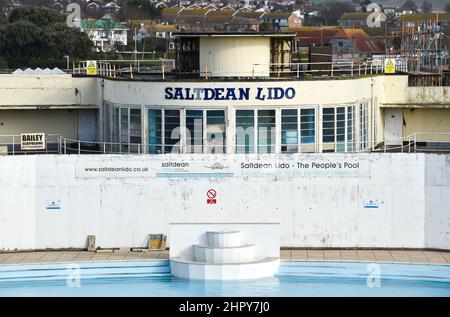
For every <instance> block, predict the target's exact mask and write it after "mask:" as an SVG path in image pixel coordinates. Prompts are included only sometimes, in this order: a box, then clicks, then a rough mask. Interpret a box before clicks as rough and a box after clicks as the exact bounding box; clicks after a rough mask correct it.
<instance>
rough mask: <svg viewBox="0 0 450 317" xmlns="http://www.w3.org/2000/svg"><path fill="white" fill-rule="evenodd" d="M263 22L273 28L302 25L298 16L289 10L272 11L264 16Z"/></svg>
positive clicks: (281, 28) (294, 27)
mask: <svg viewBox="0 0 450 317" xmlns="http://www.w3.org/2000/svg"><path fill="white" fill-rule="evenodd" d="M262 22H264V23H267V24H269V25H270V26H271V28H272V29H273V30H276V31H281V30H286V29H297V28H299V27H300V26H301V25H302V21H301V20H300V18H299V17H298V16H296V15H295V14H293V13H289V12H275V13H273V12H271V13H266V14H264V15H263V16H262Z"/></svg>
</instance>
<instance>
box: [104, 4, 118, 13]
mask: <svg viewBox="0 0 450 317" xmlns="http://www.w3.org/2000/svg"><path fill="white" fill-rule="evenodd" d="M102 9H103V11H104V12H117V11H119V10H120V6H119V5H118V4H117V3H115V2H108V3H107V4H105V5H104V6H103V8H102Z"/></svg>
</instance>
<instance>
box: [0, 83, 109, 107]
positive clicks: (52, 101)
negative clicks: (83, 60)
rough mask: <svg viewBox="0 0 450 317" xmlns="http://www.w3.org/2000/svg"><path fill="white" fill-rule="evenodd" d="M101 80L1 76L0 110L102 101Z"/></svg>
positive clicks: (76, 104) (83, 104) (90, 105)
mask: <svg viewBox="0 0 450 317" xmlns="http://www.w3.org/2000/svg"><path fill="white" fill-rule="evenodd" d="M99 86H100V80H98V79H97V78H94V77H93V78H77V77H72V76H71V75H0V96H2V98H1V99H0V109H2V108H9V109H13V108H14V109H30V108H31V109H35V108H36V107H56V106H57V107H70V106H78V107H79V106H89V107H93V108H96V106H98V105H99V104H101V102H100V98H101V96H100V88H99Z"/></svg>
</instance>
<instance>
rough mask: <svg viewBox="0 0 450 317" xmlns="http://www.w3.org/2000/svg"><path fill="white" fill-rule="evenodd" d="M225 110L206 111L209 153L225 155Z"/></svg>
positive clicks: (207, 150)
mask: <svg viewBox="0 0 450 317" xmlns="http://www.w3.org/2000/svg"><path fill="white" fill-rule="evenodd" d="M225 132H226V131H225V110H206V145H207V149H206V152H207V153H225V152H226V150H225V148H226V143H225V140H226V137H225Z"/></svg>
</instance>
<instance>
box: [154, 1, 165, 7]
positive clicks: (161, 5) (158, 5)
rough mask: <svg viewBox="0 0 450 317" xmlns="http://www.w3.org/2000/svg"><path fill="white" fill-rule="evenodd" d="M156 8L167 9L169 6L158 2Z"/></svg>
mask: <svg viewBox="0 0 450 317" xmlns="http://www.w3.org/2000/svg"><path fill="white" fill-rule="evenodd" d="M155 8H167V4H166V3H164V2H158V3H156V4H155Z"/></svg>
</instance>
